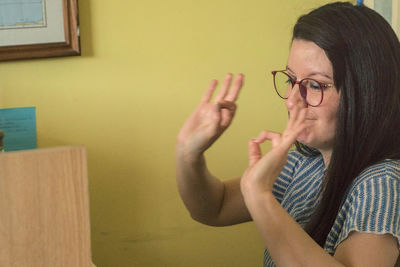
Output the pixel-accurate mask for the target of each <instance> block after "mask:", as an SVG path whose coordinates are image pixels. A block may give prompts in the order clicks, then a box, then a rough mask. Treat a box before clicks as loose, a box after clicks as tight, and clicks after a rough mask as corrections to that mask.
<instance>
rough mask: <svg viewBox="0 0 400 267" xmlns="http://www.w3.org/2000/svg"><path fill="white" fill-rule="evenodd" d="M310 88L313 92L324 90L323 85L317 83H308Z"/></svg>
mask: <svg viewBox="0 0 400 267" xmlns="http://www.w3.org/2000/svg"><path fill="white" fill-rule="evenodd" d="M308 87H309V88H310V89H313V90H322V87H321V85H320V84H319V83H317V82H315V81H308Z"/></svg>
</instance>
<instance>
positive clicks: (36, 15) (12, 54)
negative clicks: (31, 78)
mask: <svg viewBox="0 0 400 267" xmlns="http://www.w3.org/2000/svg"><path fill="white" fill-rule="evenodd" d="M80 54H81V49H80V38H79V20H78V3H77V0H18V1H10V0H0V61H6V60H16V59H32V58H45V57H59V56H78V55H80Z"/></svg>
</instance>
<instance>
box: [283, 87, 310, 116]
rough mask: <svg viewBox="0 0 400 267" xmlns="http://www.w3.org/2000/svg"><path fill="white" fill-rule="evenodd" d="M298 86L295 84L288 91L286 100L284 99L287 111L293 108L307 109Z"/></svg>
mask: <svg viewBox="0 0 400 267" xmlns="http://www.w3.org/2000/svg"><path fill="white" fill-rule="evenodd" d="M299 86H300V85H299V84H295V85H294V86H293V88H292V90H290V92H289V95H288V98H287V99H286V107H287V109H288V110H291V109H293V108H294V107H295V106H297V107H299V108H305V107H307V103H306V101H305V100H304V98H303V97H302V96H301V93H300V87H299Z"/></svg>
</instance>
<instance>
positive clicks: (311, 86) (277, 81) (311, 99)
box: [272, 70, 333, 107]
mask: <svg viewBox="0 0 400 267" xmlns="http://www.w3.org/2000/svg"><path fill="white" fill-rule="evenodd" d="M272 75H273V77H274V86H275V91H276V93H277V94H278V95H279V96H280V97H281V98H283V99H288V97H289V95H290V92H291V90H292V89H293V87H294V86H295V84H298V85H299V91H300V95H301V96H302V97H303V99H304V101H305V102H306V103H307V105H310V106H312V107H317V106H319V105H320V104H321V103H322V100H323V99H324V90H326V89H327V88H329V87H332V86H333V84H327V83H321V82H319V81H316V80H314V79H311V78H305V79H302V80H300V81H296V80H295V79H293V78H292V77H290V75H289V74H287V73H286V72H285V70H277V71H273V72H272Z"/></svg>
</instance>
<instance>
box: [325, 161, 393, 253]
mask: <svg viewBox="0 0 400 267" xmlns="http://www.w3.org/2000/svg"><path fill="white" fill-rule="evenodd" d="M351 231H356V232H363V233H374V234H387V233H388V234H391V235H393V236H394V237H396V238H397V239H398V240H399V244H400V160H385V161H382V162H379V163H377V164H374V165H372V166H370V167H368V168H366V169H365V170H363V171H362V172H361V173H360V175H358V177H357V178H356V179H355V180H354V182H353V184H352V185H351V187H350V188H349V190H348V193H347V195H346V198H345V199H344V203H343V205H342V207H341V209H340V210H339V213H338V216H337V218H336V221H335V223H334V226H333V228H332V231H331V233H330V238H329V244H330V245H333V244H335V246H337V245H338V244H339V243H340V242H341V241H343V240H344V239H346V238H347V236H348V234H349V233H350V232H351ZM334 240H336V242H334ZM327 243H328V242H327ZM329 244H328V247H329ZM332 248H333V246H332ZM332 251H333V250H332Z"/></svg>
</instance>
